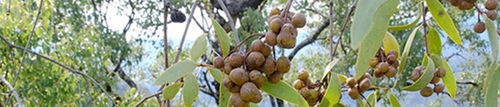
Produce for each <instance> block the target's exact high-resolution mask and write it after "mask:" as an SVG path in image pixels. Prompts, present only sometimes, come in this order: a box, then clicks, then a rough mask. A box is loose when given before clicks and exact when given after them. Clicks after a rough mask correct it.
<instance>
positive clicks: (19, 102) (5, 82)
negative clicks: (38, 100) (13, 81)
mask: <svg viewBox="0 0 500 107" xmlns="http://www.w3.org/2000/svg"><path fill="white" fill-rule="evenodd" d="M0 79H1V80H2V82H3V83H4V84H6V85H7V87H9V89H10V91H11V92H12V93H13V94H14V97H15V98H16V100H17V105H19V106H20V107H23V101H22V100H21V98H19V95H18V94H17V91H16V89H14V87H12V85H10V84H9V82H8V81H7V80H5V78H3V77H0ZM9 95H10V94H9ZM6 106H7V105H6Z"/></svg>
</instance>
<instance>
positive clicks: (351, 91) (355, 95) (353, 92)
mask: <svg viewBox="0 0 500 107" xmlns="http://www.w3.org/2000/svg"><path fill="white" fill-rule="evenodd" d="M347 94H349V96H351V98H352V99H358V98H359V92H358V89H357V88H349V90H347Z"/></svg>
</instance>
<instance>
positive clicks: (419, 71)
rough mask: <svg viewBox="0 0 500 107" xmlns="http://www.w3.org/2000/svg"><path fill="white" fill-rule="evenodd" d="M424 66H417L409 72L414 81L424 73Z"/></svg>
mask: <svg viewBox="0 0 500 107" xmlns="http://www.w3.org/2000/svg"><path fill="white" fill-rule="evenodd" d="M424 70H425V67H424V66H418V67H416V68H415V69H414V70H413V72H412V73H411V80H413V81H414V82H416V81H417V80H418V79H419V78H420V76H422V74H423V73H424Z"/></svg>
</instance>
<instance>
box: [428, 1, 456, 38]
mask: <svg viewBox="0 0 500 107" xmlns="http://www.w3.org/2000/svg"><path fill="white" fill-rule="evenodd" d="M425 1H426V3H427V7H428V8H429V11H430V12H431V14H432V18H434V20H436V23H437V24H438V25H439V27H441V29H443V30H444V32H446V34H448V37H450V38H451V40H453V42H455V43H456V44H458V45H461V44H462V40H461V39H460V35H459V33H458V30H457V28H456V27H455V24H454V23H453V21H452V20H451V18H450V16H449V15H448V13H447V12H446V10H444V7H443V5H442V4H441V3H440V2H439V0H425Z"/></svg>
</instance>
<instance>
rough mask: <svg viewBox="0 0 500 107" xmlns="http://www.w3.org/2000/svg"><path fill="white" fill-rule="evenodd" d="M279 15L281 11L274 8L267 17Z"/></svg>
mask: <svg viewBox="0 0 500 107" xmlns="http://www.w3.org/2000/svg"><path fill="white" fill-rule="evenodd" d="M280 13H281V10H280V9H278V8H274V9H273V10H271V13H269V16H272V15H280Z"/></svg>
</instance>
